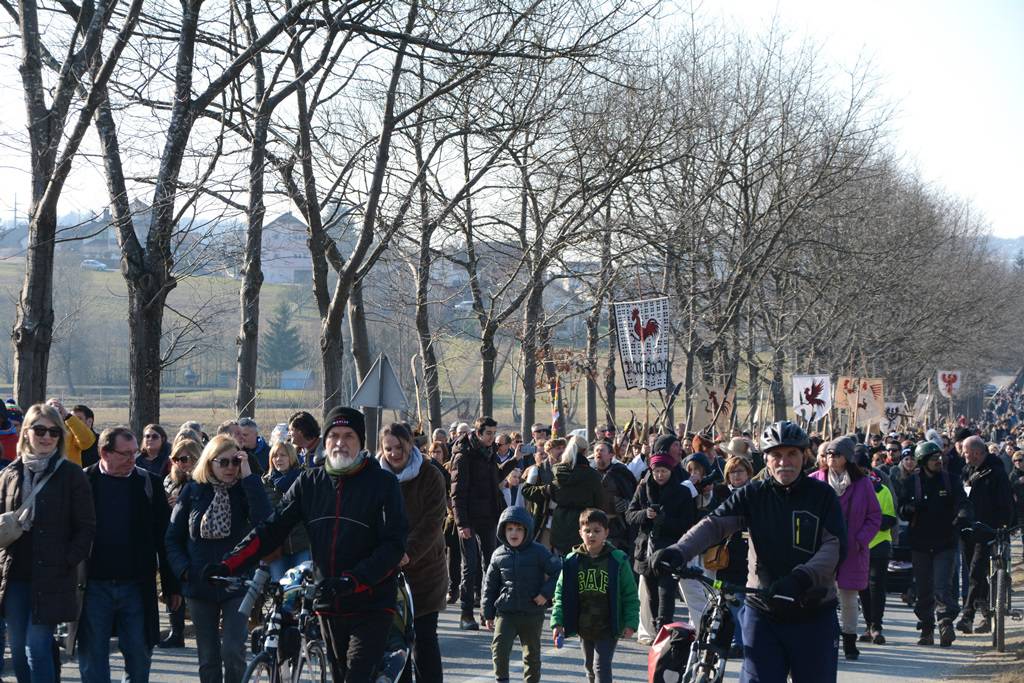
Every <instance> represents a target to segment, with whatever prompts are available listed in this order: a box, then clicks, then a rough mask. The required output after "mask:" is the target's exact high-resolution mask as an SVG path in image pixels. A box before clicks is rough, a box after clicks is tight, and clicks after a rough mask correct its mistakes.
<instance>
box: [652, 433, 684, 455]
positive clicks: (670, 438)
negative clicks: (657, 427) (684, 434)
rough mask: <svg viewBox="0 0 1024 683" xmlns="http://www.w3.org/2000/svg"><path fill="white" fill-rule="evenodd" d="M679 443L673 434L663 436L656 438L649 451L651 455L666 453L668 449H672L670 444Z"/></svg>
mask: <svg viewBox="0 0 1024 683" xmlns="http://www.w3.org/2000/svg"><path fill="white" fill-rule="evenodd" d="M676 441H679V439H677V438H676V437H675V436H674V435H673V434H663V435H661V436H659V437H658V440H657V441H655V442H654V448H653V449H652V450H651V455H656V454H658V453H668V452H669V449H670V448H672V444H674V443H675V442H676Z"/></svg>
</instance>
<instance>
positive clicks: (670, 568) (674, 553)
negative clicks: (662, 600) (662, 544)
mask: <svg viewBox="0 0 1024 683" xmlns="http://www.w3.org/2000/svg"><path fill="white" fill-rule="evenodd" d="M648 564H649V565H650V569H651V572H652V573H654V574H657V575H659V576H665V575H667V574H671V573H672V572H675V571H678V570H679V569H680V568H682V566H683V565H684V564H686V558H685V557H683V554H682V553H681V552H679V549H678V548H676V547H675V546H671V545H670V546H669V547H667V548H662V549H661V550H655V551H654V552H653V553H651V557H650V561H649V563H648Z"/></svg>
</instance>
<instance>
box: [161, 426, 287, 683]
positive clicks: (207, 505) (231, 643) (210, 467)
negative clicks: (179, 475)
mask: <svg viewBox="0 0 1024 683" xmlns="http://www.w3.org/2000/svg"><path fill="white" fill-rule="evenodd" d="M270 512H271V508H270V501H269V500H268V499H267V493H266V491H264V490H263V483H262V482H261V481H260V479H259V477H258V476H256V475H254V474H253V473H252V470H251V469H250V467H249V462H248V460H247V455H246V453H245V451H243V450H242V449H241V447H239V445H238V442H236V441H235V440H234V439H232V438H231V437H230V436H227V435H223V434H222V435H219V436H215V437H213V438H212V439H211V440H210V443H208V444H207V445H206V448H204V449H203V452H202V455H200V456H199V461H198V462H197V463H196V465H195V468H194V469H193V471H192V481H191V482H190V483H188V484H186V485H185V488H184V489H182V491H181V493H180V495H179V496H178V501H177V503H176V504H175V506H174V511H173V512H172V513H171V523H170V526H169V527H168V528H167V559H168V561H169V562H170V563H171V568H172V569H173V570H174V573H175V574H176V575H177V576H179V577H180V578H181V582H182V592H183V593H184V594H185V597H186V599H187V600H188V609H189V613H190V614H191V615H192V623H193V624H195V627H196V648H197V649H198V650H199V680H200V681H201V682H202V683H221V681H223V683H239V681H241V680H242V674H243V673H245V641H246V618H245V617H244V616H242V615H240V614H239V613H238V606H239V604H241V602H242V598H243V597H244V592H243V591H232V590H226V589H225V588H223V587H221V586H213V585H210V584H208V583H206V582H205V581H203V579H202V570H203V567H205V566H206V565H208V564H214V563H218V562H220V561H221V559H222V558H223V557H224V555H225V554H227V553H228V552H230V551H231V549H232V548H234V547H235V545H237V544H238V542H239V541H241V540H242V539H243V538H244V537H245V536H246V535H247V534H248V533H249V532H250V531H251V530H252V528H253V526H255V525H256V524H258V523H259V522H262V521H263V520H264V519H266V518H267V517H269V516H270ZM221 619H223V620H224V634H223V640H222V639H221V637H220V635H219V633H218V625H219V624H220V622H221ZM221 666H223V676H222V675H221Z"/></svg>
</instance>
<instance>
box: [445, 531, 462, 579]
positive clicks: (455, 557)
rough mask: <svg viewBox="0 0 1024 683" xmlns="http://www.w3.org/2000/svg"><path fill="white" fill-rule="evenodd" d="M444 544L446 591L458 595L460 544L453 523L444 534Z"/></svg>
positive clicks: (460, 576)
mask: <svg viewBox="0 0 1024 683" xmlns="http://www.w3.org/2000/svg"><path fill="white" fill-rule="evenodd" d="M444 545H445V548H447V549H448V592H449V593H450V594H451V595H458V594H459V584H461V583H462V544H461V543H460V542H459V530H458V529H456V528H455V525H454V524H453V525H452V528H451V530H450V531H448V532H447V533H445V535H444Z"/></svg>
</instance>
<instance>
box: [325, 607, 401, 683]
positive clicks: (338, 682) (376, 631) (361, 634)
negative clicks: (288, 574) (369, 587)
mask: <svg viewBox="0 0 1024 683" xmlns="http://www.w3.org/2000/svg"><path fill="white" fill-rule="evenodd" d="M392 618H393V617H392V615H391V614H390V613H389V612H368V613H363V614H357V615H351V616H344V617H320V628H321V629H322V630H323V636H324V641H325V642H326V643H327V652H328V658H329V659H330V660H331V678H332V680H333V681H334V683H370V681H371V678H370V677H371V676H373V670H374V668H375V667H376V666H377V665H378V664H379V663H380V661H381V659H382V658H383V657H384V650H385V647H386V646H387V635H388V629H389V628H391V621H392Z"/></svg>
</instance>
